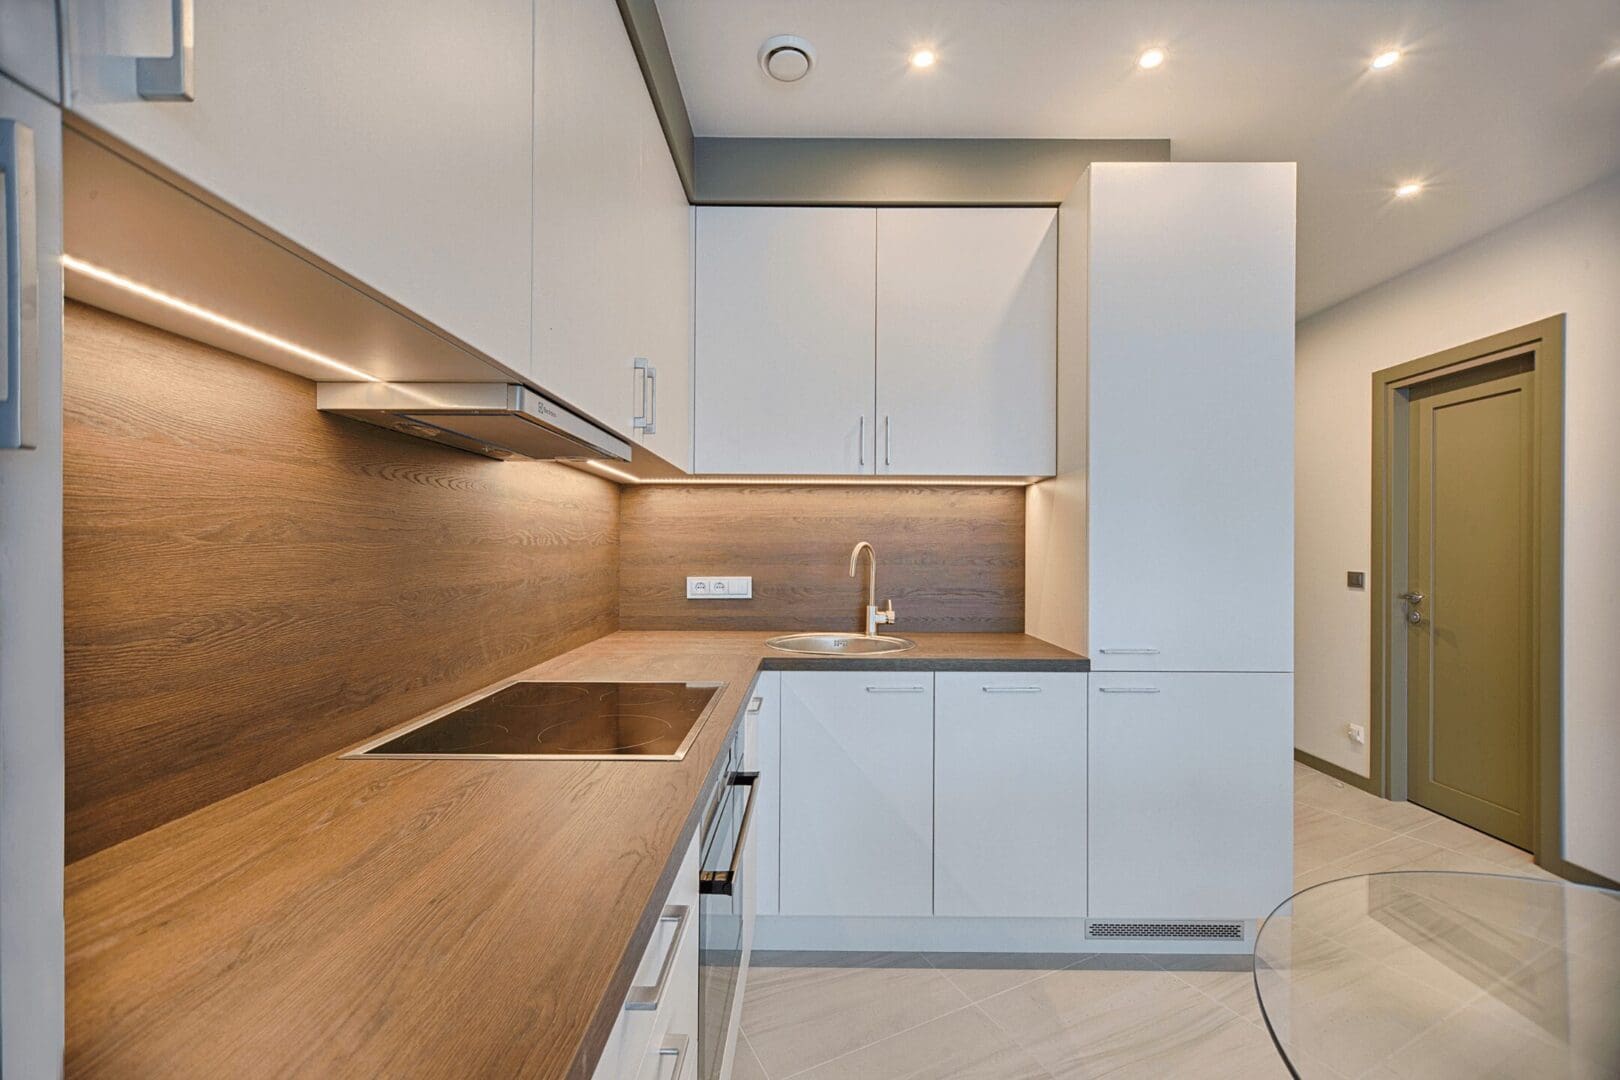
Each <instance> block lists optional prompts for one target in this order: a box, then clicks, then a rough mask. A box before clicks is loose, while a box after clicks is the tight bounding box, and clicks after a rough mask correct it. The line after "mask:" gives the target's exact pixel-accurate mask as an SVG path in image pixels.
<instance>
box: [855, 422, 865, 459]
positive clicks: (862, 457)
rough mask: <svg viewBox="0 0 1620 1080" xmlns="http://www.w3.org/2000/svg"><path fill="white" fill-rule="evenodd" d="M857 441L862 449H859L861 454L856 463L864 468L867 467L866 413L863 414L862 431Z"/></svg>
mask: <svg viewBox="0 0 1620 1080" xmlns="http://www.w3.org/2000/svg"><path fill="white" fill-rule="evenodd" d="M856 442H857V444H858V445H859V446H860V450H859V451H858V452H859V454H860V459H859V460H858V461H856V464H857V465H859V466H860V467H861V468H863V469H864V468H866V414H865V413H862V414H861V433H860V436H859V437H858V438H857V439H856Z"/></svg>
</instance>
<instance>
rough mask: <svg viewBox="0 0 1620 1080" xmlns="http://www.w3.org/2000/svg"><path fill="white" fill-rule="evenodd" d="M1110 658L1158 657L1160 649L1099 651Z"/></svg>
mask: <svg viewBox="0 0 1620 1080" xmlns="http://www.w3.org/2000/svg"><path fill="white" fill-rule="evenodd" d="M1097 651H1098V652H1100V653H1106V654H1107V655H1109V656H1158V655H1159V650H1158V649H1098V650H1097Z"/></svg>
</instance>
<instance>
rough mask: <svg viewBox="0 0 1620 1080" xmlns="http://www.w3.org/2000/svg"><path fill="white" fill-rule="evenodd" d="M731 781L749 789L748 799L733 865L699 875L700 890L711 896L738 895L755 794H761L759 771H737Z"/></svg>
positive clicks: (752, 820) (739, 826) (752, 816)
mask: <svg viewBox="0 0 1620 1080" xmlns="http://www.w3.org/2000/svg"><path fill="white" fill-rule="evenodd" d="M731 783H732V786H734V787H746V788H747V789H748V801H747V802H746V803H744V804H743V816H742V824H741V825H738V826H737V841H736V843H734V844H732V846H731V866H730V867H729V868H727V869H725V870H705V871H703V872H702V873H701V874H699V875H698V892H700V893H705V894H707V895H711V896H716V895H718V896H735V895H736V889H737V876H738V874H740V873H741V872H742V861H743V853H744V851H745V850H746V848H747V846H748V826H750V825H752V824H753V823H754V796H756V795H758V794H759V773H757V772H740V773H736V774H734V775H733V776H732V778H731Z"/></svg>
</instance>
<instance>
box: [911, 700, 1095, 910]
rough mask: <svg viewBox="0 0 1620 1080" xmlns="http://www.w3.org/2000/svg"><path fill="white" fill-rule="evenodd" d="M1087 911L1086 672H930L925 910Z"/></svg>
mask: <svg viewBox="0 0 1620 1080" xmlns="http://www.w3.org/2000/svg"><path fill="white" fill-rule="evenodd" d="M1085 913H1086V677H1085V676H1084V675H1080V674H1052V673H1040V672H1036V673H1021V672H945V671H942V672H939V673H937V674H936V675H935V676H934V914H936V915H999V916H1070V917H1076V918H1078V917H1082V916H1084V915H1085Z"/></svg>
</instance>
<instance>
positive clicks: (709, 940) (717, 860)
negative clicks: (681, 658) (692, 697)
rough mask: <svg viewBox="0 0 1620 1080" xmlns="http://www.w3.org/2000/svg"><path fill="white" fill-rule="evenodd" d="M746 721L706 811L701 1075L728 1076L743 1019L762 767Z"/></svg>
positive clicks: (719, 1079) (701, 886)
mask: <svg viewBox="0 0 1620 1080" xmlns="http://www.w3.org/2000/svg"><path fill="white" fill-rule="evenodd" d="M744 731H745V728H743V727H741V726H739V728H738V730H737V733H736V734H735V735H734V736H732V739H731V742H730V743H729V745H728V747H727V749H726V751H725V753H724V755H723V756H724V758H725V765H724V772H723V773H722V774H721V779H720V783H719V785H718V787H717V788H716V790H715V794H714V797H713V798H712V799H711V800H710V802H709V805H708V807H707V808H706V810H705V812H704V819H703V864H702V870H701V873H700V874H699V876H698V894H699V895H698V1053H697V1060H698V1080H724V1078H725V1077H727V1076H728V1075H729V1073H730V1071H731V1060H732V1055H733V1053H734V1050H735V1047H736V1041H737V1029H738V1025H739V1023H740V1022H741V1019H742V996H743V985H744V982H745V980H746V978H747V975H748V953H749V950H750V948H752V946H753V939H754V903H755V896H754V881H753V854H752V853H753V843H752V841H751V836H750V828H751V826H752V824H753V819H754V807H755V804H756V803H757V801H758V798H759V774H758V773H757V772H751V771H747V770H745V769H744V756H743V747H744V743H743V736H744Z"/></svg>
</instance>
